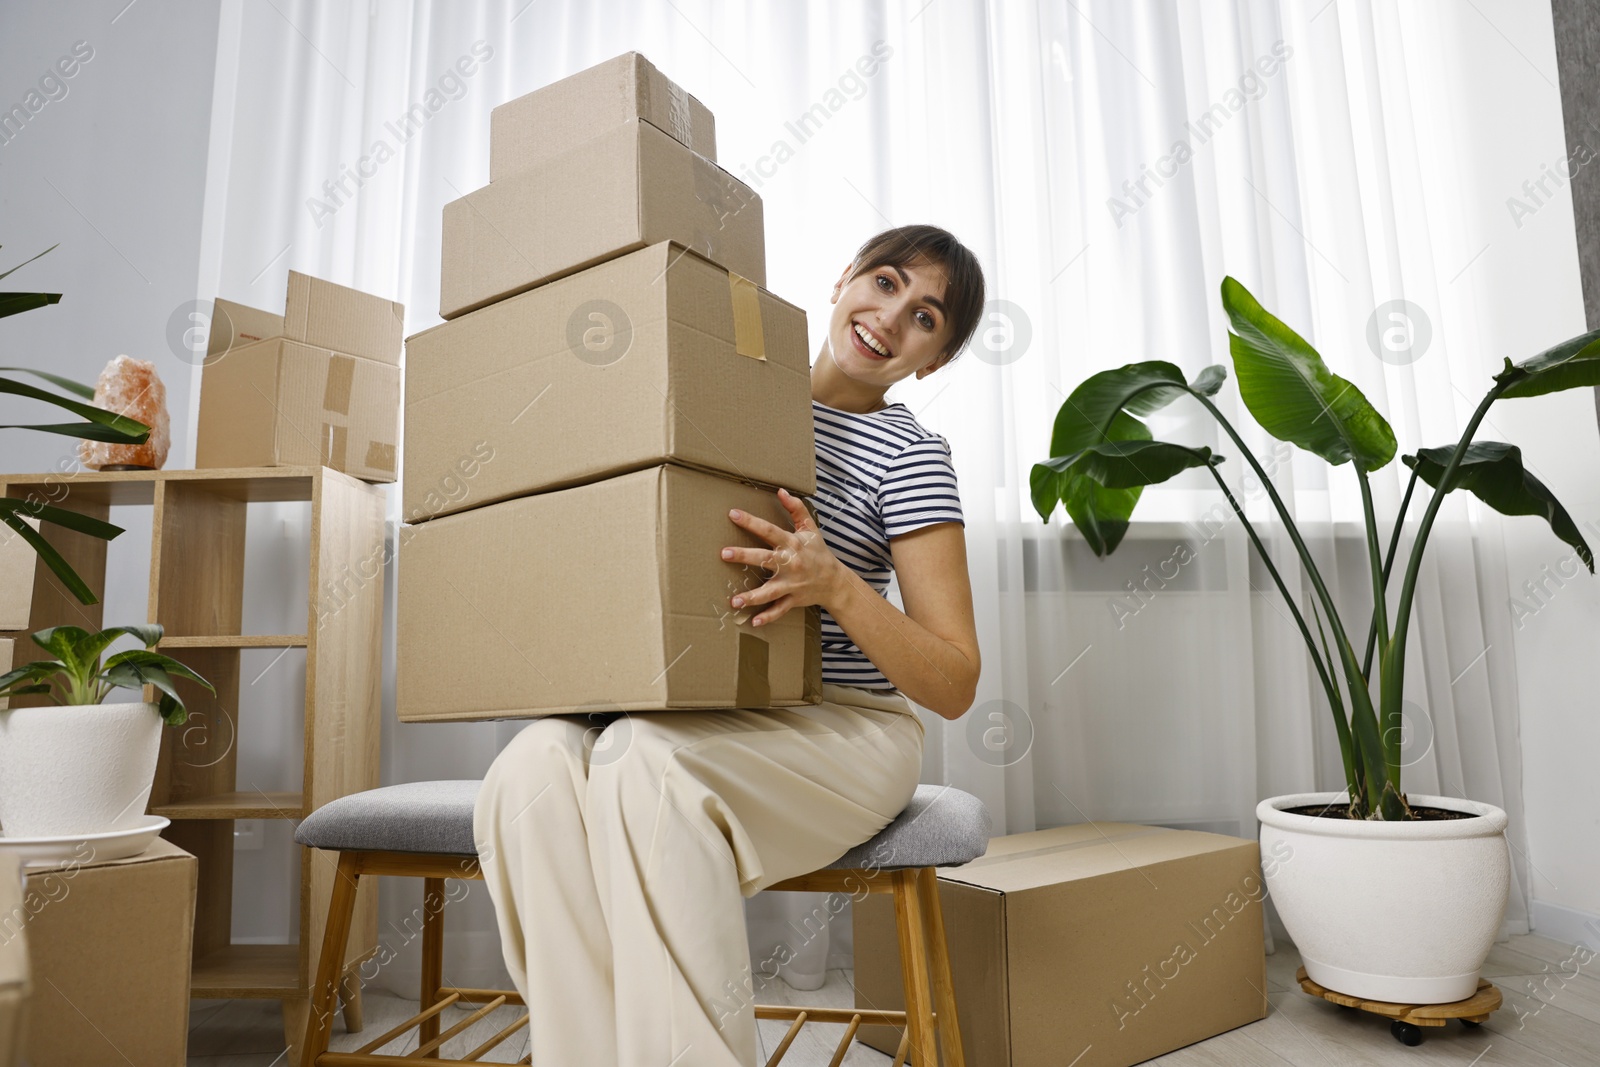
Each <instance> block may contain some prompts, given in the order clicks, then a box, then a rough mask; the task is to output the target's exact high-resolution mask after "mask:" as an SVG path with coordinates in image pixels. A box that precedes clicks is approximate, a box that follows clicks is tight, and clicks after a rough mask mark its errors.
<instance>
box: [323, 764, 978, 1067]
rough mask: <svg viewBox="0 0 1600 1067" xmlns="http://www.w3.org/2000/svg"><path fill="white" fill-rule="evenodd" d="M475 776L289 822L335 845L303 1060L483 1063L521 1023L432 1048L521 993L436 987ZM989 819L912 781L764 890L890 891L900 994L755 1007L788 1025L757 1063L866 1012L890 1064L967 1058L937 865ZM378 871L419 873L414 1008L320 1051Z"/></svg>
mask: <svg viewBox="0 0 1600 1067" xmlns="http://www.w3.org/2000/svg"><path fill="white" fill-rule="evenodd" d="M479 784H480V783H478V782H476V781H447V782H418V783H414V784H411V785H396V786H386V787H384V788H382V789H371V790H368V791H366V792H364V793H355V794H352V795H350V796H347V797H343V798H341V799H339V800H335V801H332V802H331V803H328V804H325V805H323V806H322V807H321V808H318V809H317V810H316V811H315V812H313V813H312V814H311V815H309V816H307V817H306V819H305V820H304V821H303V822H302V823H301V824H300V828H299V829H298V830H297V831H296V833H295V840H296V841H298V842H299V843H300V844H302V845H309V846H311V847H312V848H319V849H325V850H328V851H335V852H338V853H339V866H338V875H337V877H336V879H335V881H334V887H333V897H332V900H331V901H330V903H329V905H328V921H327V926H326V927H325V934H324V938H323V942H322V946H321V955H320V957H319V958H318V963H317V974H316V981H315V984H314V985H313V986H312V987H311V1010H310V1019H309V1021H308V1023H307V1027H306V1038H305V1045H304V1051H303V1053H302V1060H301V1065H302V1067H374V1065H379V1064H394V1063H402V1062H403V1063H407V1064H422V1065H427V1067H457V1065H465V1064H472V1063H477V1062H481V1061H480V1060H479V1057H481V1056H483V1055H484V1054H485V1053H487V1052H488V1051H489V1050H491V1049H493V1048H495V1047H496V1046H498V1045H500V1044H501V1043H502V1042H504V1041H506V1040H507V1039H509V1038H510V1037H512V1036H513V1035H515V1034H517V1033H518V1032H520V1031H521V1030H522V1029H523V1028H524V1027H526V1026H527V1025H528V1016H527V1014H526V1013H524V1014H523V1015H522V1016H520V1017H519V1018H518V1019H517V1020H516V1021H514V1022H512V1023H510V1024H509V1025H507V1026H505V1027H504V1028H502V1029H501V1030H500V1031H499V1032H497V1033H496V1034H494V1035H493V1036H492V1037H490V1038H489V1039H488V1040H487V1041H484V1042H482V1043H481V1044H479V1045H478V1046H477V1047H476V1048H474V1049H472V1050H470V1051H469V1052H467V1053H465V1054H464V1055H462V1056H460V1057H458V1058H454V1059H446V1058H444V1057H442V1056H441V1055H440V1049H441V1048H442V1047H443V1045H444V1043H445V1042H446V1041H449V1040H450V1039H451V1038H453V1037H455V1036H456V1035H458V1034H460V1033H462V1032H464V1031H466V1030H467V1029H468V1028H470V1027H472V1026H473V1025H474V1024H476V1023H477V1022H479V1021H480V1020H482V1019H483V1018H485V1017H486V1016H488V1015H489V1014H490V1013H491V1012H493V1011H495V1010H496V1009H498V1008H500V1007H501V1006H503V1005H505V1004H521V1003H522V997H521V995H520V994H518V993H517V992H516V991H514V990H497V989H469V988H460V987H456V986H446V985H445V984H444V905H445V894H444V881H445V879H446V878H466V879H473V878H480V879H481V878H482V877H483V875H482V872H481V871H480V870H479V869H478V861H477V848H476V845H475V843H474V841H473V837H472V809H473V805H474V803H475V801H476V799H477V793H478V787H479ZM991 828H992V822H991V820H990V817H989V813H988V811H987V810H985V808H984V807H983V804H982V803H981V802H980V801H979V800H978V799H977V798H976V797H973V796H971V795H970V794H968V793H964V792H962V791H961V790H959V789H954V788H951V787H949V786H932V785H923V786H918V787H917V792H916V795H915V796H914V797H913V798H912V800H911V803H910V804H908V805H906V808H905V810H904V811H902V812H901V813H900V815H899V816H898V817H897V818H896V819H895V820H894V821H893V822H891V823H890V824H889V825H888V826H886V827H884V828H883V830H881V831H879V833H878V834H877V835H876V836H874V837H873V838H872V839H871V840H869V841H866V842H864V843H863V844H860V845H857V846H856V847H855V848H853V849H851V850H850V851H849V852H846V853H845V854H844V855H843V856H841V857H840V858H839V859H837V860H835V861H834V862H833V863H831V864H829V865H828V866H827V867H825V868H822V869H821V870H817V871H813V872H811V873H810V874H805V875H800V876H799V877H796V878H789V879H786V880H784V881H782V882H778V883H775V884H773V885H771V886H768V887H767V888H768V890H769V891H778V892H784V891H788V892H843V893H850V894H852V895H854V894H857V893H860V892H861V891H862V890H863V888H864V889H865V890H866V891H867V892H869V893H892V894H893V895H894V901H895V922H896V925H897V927H898V929H899V932H900V967H901V972H902V974H903V976H904V982H905V995H906V1010H905V1011H872V1010H867V1009H849V1008H815V1007H801V1006H797V1005H764V1004H758V1005H756V1007H755V1013H756V1018H757V1019H783V1020H789V1021H791V1022H792V1025H791V1026H790V1027H789V1030H788V1032H787V1033H786V1034H785V1035H784V1037H783V1040H782V1041H780V1042H779V1044H778V1047H777V1048H776V1049H775V1050H774V1051H773V1054H772V1057H771V1058H770V1059H769V1060H768V1061H767V1067H774V1065H775V1064H777V1063H778V1062H779V1061H780V1060H782V1059H783V1056H784V1054H785V1053H787V1052H788V1050H789V1046H790V1045H791V1044H792V1043H793V1042H794V1039H795V1037H796V1036H797V1035H798V1034H799V1032H800V1029H801V1027H803V1026H804V1025H805V1024H806V1023H807V1022H827V1023H845V1024H846V1028H845V1034H844V1038H843V1040H841V1041H840V1043H839V1046H838V1049H837V1051H836V1052H835V1053H834V1057H833V1061H832V1063H833V1067H838V1064H839V1063H840V1062H842V1061H843V1059H844V1055H845V1052H846V1051H847V1050H848V1049H849V1047H850V1041H851V1039H852V1038H854V1037H855V1033H856V1030H857V1028H859V1027H860V1026H861V1025H862V1024H863V1023H876V1024H885V1025H890V1026H902V1027H904V1028H905V1033H904V1036H903V1037H902V1038H901V1040H900V1048H899V1051H898V1052H897V1053H896V1055H895V1060H894V1062H895V1067H901V1065H902V1064H904V1063H905V1062H906V1057H907V1055H908V1054H909V1055H910V1057H911V1062H912V1063H914V1064H916V1065H917V1067H934V1065H936V1064H939V1065H942V1067H966V1059H965V1057H964V1055H963V1050H962V1047H961V1030H960V1026H959V1025H958V1023H957V1020H956V1003H955V989H954V986H953V985H952V983H951V979H950V961H949V957H948V956H947V954H946V946H945V937H944V921H943V919H942V917H941V915H940V912H939V892H938V884H937V878H936V874H935V868H936V867H953V866H959V865H961V864H963V863H967V862H970V861H971V860H974V859H976V858H977V857H979V856H981V855H983V853H984V852H985V850H986V849H987V848H988V842H989V833H990V830H991ZM384 875H389V876H399V877H406V878H421V879H423V930H422V989H421V991H420V995H419V997H418V1001H419V1007H420V1008H421V1010H420V1011H419V1012H418V1013H417V1014H416V1015H414V1016H412V1017H411V1018H409V1019H407V1020H406V1021H405V1022H403V1023H400V1024H399V1025H397V1026H395V1027H393V1028H391V1029H390V1030H388V1031H386V1032H385V1033H383V1034H381V1035H379V1036H378V1037H376V1038H374V1039H373V1040H371V1041H369V1042H367V1043H366V1044H365V1045H363V1046H362V1047H361V1048H360V1049H359V1050H357V1051H356V1052H330V1051H328V1039H329V1036H330V1034H331V1031H332V1027H333V1013H334V1011H336V1010H337V1003H338V996H339V993H340V990H341V985H340V979H341V975H340V973H339V971H340V967H339V963H340V960H341V959H342V958H343V950H344V946H345V942H346V940H347V939H348V938H349V936H350V923H351V917H352V915H353V914H354V909H355V900H356V888H357V886H358V885H359V883H360V880H361V878H362V877H363V876H365V877H378V876H384ZM930 971H931V977H930ZM346 992H347V993H348V990H346ZM468 1004H476V1005H480V1007H479V1008H478V1009H477V1010H476V1011H474V1012H473V1013H472V1014H470V1015H468V1016H467V1017H466V1018H465V1019H462V1020H461V1021H459V1022H457V1023H456V1024H454V1025H453V1026H451V1027H450V1028H449V1029H447V1030H441V1029H440V1014H441V1013H442V1012H443V1011H444V1010H445V1009H446V1008H448V1007H450V1006H452V1005H463V1006H464V1005H468ZM412 1029H416V1030H417V1042H418V1047H417V1048H416V1049H413V1050H411V1051H410V1052H408V1053H406V1054H405V1055H403V1056H402V1055H395V1054H381V1055H380V1054H379V1053H378V1051H377V1050H378V1049H380V1048H382V1047H383V1046H384V1045H386V1044H388V1043H389V1042H391V1041H393V1040H395V1039H396V1038H398V1037H400V1036H402V1035H403V1034H405V1033H406V1032H408V1031H410V1030H412ZM941 1050H942V1056H941V1055H940V1052H941ZM521 1062H523V1063H530V1062H531V1060H530V1059H529V1058H524V1059H523V1060H522V1061H521ZM551 1067H556V1065H551Z"/></svg>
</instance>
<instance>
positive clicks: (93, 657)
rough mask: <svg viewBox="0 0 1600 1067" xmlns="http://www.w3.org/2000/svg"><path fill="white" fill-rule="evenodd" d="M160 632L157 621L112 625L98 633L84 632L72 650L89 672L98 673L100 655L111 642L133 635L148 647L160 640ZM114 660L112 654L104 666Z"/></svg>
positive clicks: (115, 658)
mask: <svg viewBox="0 0 1600 1067" xmlns="http://www.w3.org/2000/svg"><path fill="white" fill-rule="evenodd" d="M161 634H162V628H161V626H160V625H159V624H157V623H150V624H148V625H142V626H139V625H136V626H112V627H110V628H109V629H105V630H101V631H100V632H99V633H95V634H85V635H84V637H83V639H81V640H80V641H79V642H78V644H77V646H76V648H75V649H74V652H75V653H76V655H77V656H78V661H79V662H80V663H82V664H84V665H85V666H87V667H89V668H90V672H89V673H90V674H98V673H100V670H99V663H100V655H101V653H103V652H104V651H105V650H106V649H108V648H110V647H111V644H112V642H114V641H117V640H118V639H120V638H122V637H135V638H138V640H139V642H140V643H141V644H143V645H144V647H145V648H146V649H148V648H154V647H155V646H156V644H157V643H158V642H159V641H160V640H161ZM133 651H138V652H139V653H140V654H141V655H147V656H153V655H155V653H153V652H145V651H144V649H138V650H133ZM128 654H129V653H127V652H123V653H119V655H122V656H125V655H128ZM161 658H162V659H165V658H166V657H165V656H163V657H161ZM116 660H117V657H116V656H113V657H112V658H111V659H110V660H108V661H107V662H106V666H107V667H110V666H111V664H112V663H114V662H116Z"/></svg>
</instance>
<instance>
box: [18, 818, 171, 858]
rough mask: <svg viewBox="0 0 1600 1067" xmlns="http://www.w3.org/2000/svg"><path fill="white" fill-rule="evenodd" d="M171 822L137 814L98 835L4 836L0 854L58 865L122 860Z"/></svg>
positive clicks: (145, 847) (150, 840)
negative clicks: (132, 822) (132, 820)
mask: <svg viewBox="0 0 1600 1067" xmlns="http://www.w3.org/2000/svg"><path fill="white" fill-rule="evenodd" d="M171 823H172V820H171V819H168V818H166V817H164V816H161V815H141V816H139V821H138V822H137V823H136V824H135V825H133V826H130V827H128V828H126V829H123V830H107V831H105V832H104V833H98V834H64V835H61V836H59V837H6V836H5V835H4V834H0V853H8V854H10V855H13V856H15V857H17V859H18V860H19V861H21V862H22V863H23V864H44V863H48V864H59V863H64V862H66V861H68V860H77V861H78V862H79V863H101V862H104V861H106V860H120V859H126V858H127V857H129V856H137V855H138V854H139V853H141V852H143V851H144V850H145V849H147V848H149V847H150V842H152V841H154V840H155V839H156V835H157V834H159V833H161V831H162V830H165V829H166V828H167V827H168V826H169V825H171Z"/></svg>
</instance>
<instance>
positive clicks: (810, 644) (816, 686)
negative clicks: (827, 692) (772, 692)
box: [803, 513, 822, 704]
mask: <svg viewBox="0 0 1600 1067" xmlns="http://www.w3.org/2000/svg"><path fill="white" fill-rule="evenodd" d="M813 514H814V513H813ZM805 640H806V659H805V668H804V669H805V672H806V674H805V687H804V690H803V695H804V697H805V703H807V704H820V703H822V608H820V607H818V606H817V605H816V604H812V605H809V606H808V607H807V608H806V638H805Z"/></svg>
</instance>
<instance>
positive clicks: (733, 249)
mask: <svg viewBox="0 0 1600 1067" xmlns="http://www.w3.org/2000/svg"><path fill="white" fill-rule="evenodd" d="M661 241H677V242H678V243H679V244H681V245H686V246H688V247H690V248H692V249H694V250H695V251H696V252H699V253H700V254H701V255H703V256H705V257H706V258H707V259H709V260H711V261H712V262H713V263H716V264H717V265H718V266H721V267H724V268H726V269H728V270H731V271H733V272H734V273H736V274H739V275H742V276H743V277H746V278H749V279H750V280H751V281H753V282H754V283H755V284H757V285H766V284H767V271H766V244H765V237H764V234H763V229H762V213H761V198H760V197H758V196H756V194H755V192H754V191H753V190H752V189H751V188H750V187H749V186H747V185H745V184H744V183H743V182H741V181H739V180H738V179H737V178H735V177H734V176H733V175H731V174H729V173H728V172H727V171H725V170H723V169H722V168H721V167H719V166H717V165H716V164H715V163H713V162H711V160H709V159H706V158H705V157H704V156H699V155H696V154H695V153H694V152H692V151H690V150H689V149H688V148H685V147H684V146H683V145H681V144H679V143H678V142H677V141H676V140H674V139H673V138H672V137H670V136H669V135H667V134H665V133H662V132H661V131H660V130H658V129H656V128H655V127H654V126H652V125H651V124H650V123H648V122H641V121H638V120H634V121H632V122H628V123H624V124H623V125H621V126H618V127H615V128H614V129H612V130H610V131H609V132H607V133H603V134H600V135H599V136H597V137H594V138H591V139H590V140H589V141H587V142H585V143H584V144H582V145H580V146H578V147H577V148H575V149H572V150H570V151H567V152H563V153H562V154H560V155H558V156H554V157H552V158H550V159H548V160H546V161H545V162H543V163H541V164H539V165H537V166H534V167H531V168H529V169H527V170H524V171H522V172H520V173H518V174H514V175H511V176H509V177H506V178H503V179H501V180H499V181H495V182H491V183H490V184H488V185H486V186H484V187H483V188H482V189H479V190H477V191H476V192H472V193H468V194H467V195H466V196H464V197H462V198H461V199H459V200H453V201H451V202H450V203H448V204H446V205H445V207H444V232H443V236H442V238H441V244H442V246H443V256H444V262H443V265H442V266H441V269H440V272H439V315H440V317H442V318H446V319H453V318H455V317H456V316H457V315H460V314H463V313H465V312H468V311H472V310H474V309H475V308H480V307H483V306H484V305H485V304H491V303H493V302H494V301H496V300H503V299H505V298H506V297H508V296H512V295H514V294H516V293H520V292H522V291H523V290H525V289H531V288H533V287H534V286H535V285H539V284H541V283H543V282H547V281H552V280H554V279H556V278H559V277H561V276H562V275H564V274H571V273H573V272H574V271H580V270H583V269H584V268H585V267H592V266H594V265H595V264H596V263H600V262H602V261H604V260H607V259H611V258H613V257H615V256H620V255H623V254H624V253H627V252H632V251H633V250H634V249H636V248H643V247H644V246H645V245H653V244H656V243H658V242H661Z"/></svg>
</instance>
